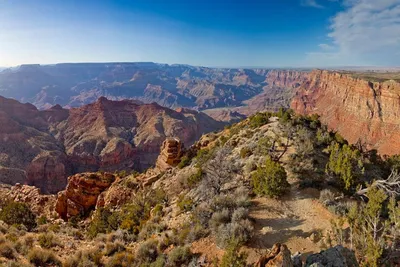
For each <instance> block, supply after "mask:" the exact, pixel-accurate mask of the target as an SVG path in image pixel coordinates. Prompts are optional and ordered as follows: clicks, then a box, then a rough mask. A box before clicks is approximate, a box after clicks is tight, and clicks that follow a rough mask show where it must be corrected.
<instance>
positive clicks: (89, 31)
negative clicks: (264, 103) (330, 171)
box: [0, 0, 400, 67]
mask: <svg viewBox="0 0 400 267" xmlns="http://www.w3.org/2000/svg"><path fill="white" fill-rule="evenodd" d="M136 61H146V62H149V61H152V62H159V63H168V64H175V63H179V64H190V65H198V66H200V65H201V66H210V67H333V66H399V65H400V0H241V1H239V0H197V1H194V0H84V1H82V0H0V66H3V67H4V66H15V65H20V64H34V63H37V64H54V63H64V62H136Z"/></svg>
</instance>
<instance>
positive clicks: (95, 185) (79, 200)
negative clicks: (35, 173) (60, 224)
mask: <svg viewBox="0 0 400 267" xmlns="http://www.w3.org/2000/svg"><path fill="white" fill-rule="evenodd" d="M115 179H116V177H115V176H114V175H113V174H111V173H81V174H76V175H73V176H71V177H69V178H68V186H67V188H66V189H65V190H64V191H61V192H59V193H58V195H57V202H56V208H55V209H56V212H57V213H58V214H59V215H60V217H61V218H63V219H68V218H71V217H74V216H84V215H86V214H87V213H88V212H89V211H91V210H92V209H94V208H95V207H96V204H97V200H98V197H99V195H100V194H101V193H102V192H104V191H105V190H106V189H108V188H109V187H110V186H111V184H112V183H113V182H114V181H115Z"/></svg>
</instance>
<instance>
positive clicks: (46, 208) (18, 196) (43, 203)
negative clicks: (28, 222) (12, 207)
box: [0, 184, 56, 218]
mask: <svg viewBox="0 0 400 267" xmlns="http://www.w3.org/2000/svg"><path fill="white" fill-rule="evenodd" d="M0 197H1V198H2V199H8V200H12V201H16V202H24V203H27V204H28V205H29V206H30V208H31V209H32V211H33V212H34V213H35V214H36V215H37V216H43V215H44V216H46V217H47V218H49V217H50V216H51V215H52V214H53V211H54V203H55V201H56V197H55V196H54V195H43V194H42V193H41V191H40V189H39V188H36V187H34V186H28V185H21V184H16V185H15V186H11V187H9V186H8V187H7V186H2V188H1V189H0Z"/></svg>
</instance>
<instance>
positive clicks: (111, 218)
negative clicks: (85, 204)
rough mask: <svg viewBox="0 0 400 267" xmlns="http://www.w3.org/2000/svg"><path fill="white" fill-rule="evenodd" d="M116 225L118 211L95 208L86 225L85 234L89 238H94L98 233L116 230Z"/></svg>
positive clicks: (117, 222) (117, 223) (117, 224)
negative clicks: (91, 217)
mask: <svg viewBox="0 0 400 267" xmlns="http://www.w3.org/2000/svg"><path fill="white" fill-rule="evenodd" d="M118 226H119V216H118V213H117V212H115V213H113V212H111V211H110V210H108V209H105V208H100V209H98V210H96V212H95V214H94V217H93V220H92V221H91V223H90V225H89V227H88V230H87V234H88V236H89V237H90V238H94V237H96V236H97V235H98V234H100V233H103V234H105V233H109V232H111V231H113V230H117V229H118Z"/></svg>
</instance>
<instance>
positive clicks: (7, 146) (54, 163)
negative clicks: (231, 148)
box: [0, 97, 225, 193]
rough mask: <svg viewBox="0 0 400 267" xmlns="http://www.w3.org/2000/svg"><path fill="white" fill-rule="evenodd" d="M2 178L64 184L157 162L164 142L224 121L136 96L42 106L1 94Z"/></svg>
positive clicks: (47, 187)
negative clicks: (91, 174) (83, 176)
mask: <svg viewBox="0 0 400 267" xmlns="http://www.w3.org/2000/svg"><path fill="white" fill-rule="evenodd" d="M0 125H1V127H0V182H1V183H6V184H11V185H14V184H16V183H21V184H28V185H33V186H36V187H38V188H40V189H41V190H42V192H43V193H56V192H58V191H60V190H63V189H64V188H65V186H66V184H67V177H68V176H69V175H71V174H74V173H80V172H88V171H92V172H95V171H98V170H105V171H110V172H113V171H118V170H127V171H130V170H138V171H141V170H143V169H146V168H148V167H150V166H152V165H154V164H155V162H156V159H157V157H158V155H159V153H160V147H161V144H162V142H163V141H164V140H165V139H166V138H167V137H177V138H179V139H180V140H182V142H183V143H184V144H185V145H187V146H189V145H190V144H191V143H193V142H195V141H196V140H197V139H198V138H199V137H200V136H201V135H202V134H203V133H207V132H211V131H215V130H219V129H222V128H223V127H224V125H225V124H224V123H221V122H217V121H215V120H213V119H212V118H210V117H208V116H207V115H205V114H203V113H200V112H197V111H193V110H188V109H183V108H181V109H179V110H172V109H169V108H166V107H162V106H160V105H158V104H156V103H152V104H143V103H140V102H138V101H135V100H124V101H111V100H108V99H106V98H104V97H101V98H99V99H98V100H97V101H96V102H95V103H93V104H89V105H85V106H82V107H79V108H73V109H70V110H67V109H63V108H61V107H60V106H54V107H53V108H51V109H48V110H45V111H39V110H38V109H37V108H36V107H35V106H33V105H31V104H21V103H19V102H18V101H15V100H12V99H7V98H3V97H0Z"/></svg>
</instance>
